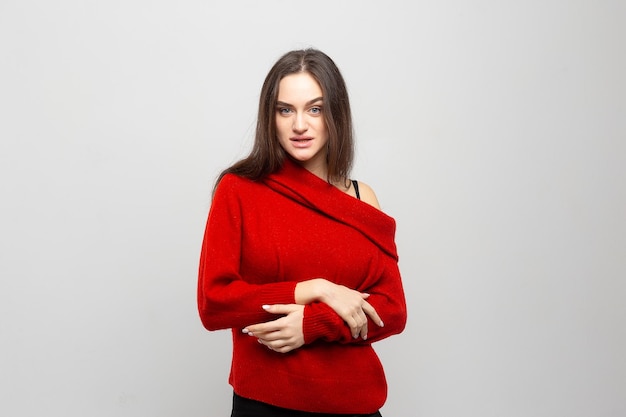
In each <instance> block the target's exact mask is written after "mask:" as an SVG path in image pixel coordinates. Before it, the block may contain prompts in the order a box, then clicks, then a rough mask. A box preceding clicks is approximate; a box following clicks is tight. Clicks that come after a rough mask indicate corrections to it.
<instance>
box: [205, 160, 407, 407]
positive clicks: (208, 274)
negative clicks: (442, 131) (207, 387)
mask: <svg viewBox="0 0 626 417" xmlns="http://www.w3.org/2000/svg"><path fill="white" fill-rule="evenodd" d="M395 227H396V226H395V221H394V219H393V218H391V217H389V216H388V215H386V214H384V213H383V212H382V211H380V210H378V209H376V208H374V207H372V206H370V205H369V204H367V203H365V202H362V201H360V200H357V199H356V198H354V197H352V196H350V195H348V194H346V193H344V192H342V191H341V190H339V189H337V188H336V187H334V186H332V185H330V184H329V183H328V182H326V181H324V180H322V179H320V178H318V177H317V176H315V175H314V174H312V173H310V172H309V171H307V170H306V169H304V168H302V167H300V166H299V165H297V164H296V163H294V162H292V161H291V160H289V159H287V160H286V161H285V162H284V164H283V167H282V168H281V169H280V170H279V171H278V172H276V173H274V174H271V175H269V176H267V177H266V178H265V179H263V180H261V181H251V180H249V179H244V178H241V177H239V176H236V175H233V174H227V175H226V176H224V177H223V178H222V180H221V181H220V183H219V184H218V186H217V188H216V190H215V194H214V196H213V201H212V205H211V209H210V211H209V216H208V221H207V225H206V230H205V235H204V241H203V244H202V252H201V256H200V268H199V280H198V309H199V313H200V318H201V320H202V323H203V325H204V326H205V327H206V328H207V329H208V330H218V329H232V336H233V355H232V364H231V371H230V377H229V382H230V384H231V385H232V386H233V389H234V391H235V392H236V393H237V394H238V395H240V396H243V397H246V398H250V399H253V400H257V401H263V402H265V403H269V404H272V405H276V406H279V407H283V408H289V409H294V410H303V411H309V412H319V413H338V414H344V413H345V414H348V413H351V414H361V413H362V414H365V413H373V412H375V411H377V410H378V409H379V408H380V407H381V406H382V405H383V404H384V402H385V400H386V396H387V383H386V380H385V374H384V371H383V368H382V365H381V363H380V360H379V358H378V356H377V355H376V353H375V352H374V349H373V348H372V343H373V342H376V341H378V340H381V339H384V338H386V337H388V336H391V335H393V334H397V333H399V332H401V331H402V330H403V329H404V326H405V323H406V303H405V298H404V291H403V288H402V282H401V277H400V272H399V269H398V256H397V252H396V245H395V241H394V235H395ZM319 277H321V278H325V279H327V280H329V281H332V282H335V283H337V284H341V285H345V286H347V287H349V288H352V289H355V290H358V291H361V292H367V293H369V294H371V295H370V297H369V298H368V302H369V303H370V304H372V305H373V306H374V308H375V309H376V311H377V312H378V314H379V315H380V317H381V318H382V320H383V322H384V327H379V326H377V325H376V324H374V323H373V322H372V321H371V320H370V322H369V323H368V338H367V340H366V341H364V340H362V339H360V338H359V339H354V338H352V336H351V333H350V329H349V327H348V326H347V325H346V324H345V323H344V322H343V320H342V319H341V318H340V317H339V316H338V315H337V314H336V313H335V312H334V311H333V310H332V309H331V308H330V307H329V306H328V305H326V304H324V303H321V302H314V303H312V304H310V305H306V306H305V309H304V319H303V331H304V339H305V345H304V346H302V347H300V348H298V349H296V350H294V351H291V352H289V353H287V354H283V353H277V352H274V351H271V350H269V349H267V348H266V347H265V346H263V345H261V344H259V343H257V341H256V338H254V337H249V336H247V335H245V334H243V333H242V332H241V330H242V329H243V328H244V327H246V326H248V325H251V324H256V323H261V322H266V321H271V320H275V319H276V318H277V317H276V316H274V315H272V314H270V313H268V312H266V311H264V310H263V309H262V307H261V306H263V305H265V304H292V303H295V298H294V297H295V296H294V291H295V286H296V284H297V283H298V282H300V281H305V280H309V279H313V278H319Z"/></svg>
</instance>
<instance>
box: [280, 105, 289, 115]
mask: <svg viewBox="0 0 626 417" xmlns="http://www.w3.org/2000/svg"><path fill="white" fill-rule="evenodd" d="M278 113H280V114H282V115H288V114H289V113H291V109H288V108H286V107H280V108H279V109H278Z"/></svg>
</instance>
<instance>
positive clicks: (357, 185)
mask: <svg viewBox="0 0 626 417" xmlns="http://www.w3.org/2000/svg"><path fill="white" fill-rule="evenodd" d="M352 186H353V187H354V192H355V193H356V198H358V199H359V200H360V199H361V194H359V182H358V181H357V180H352Z"/></svg>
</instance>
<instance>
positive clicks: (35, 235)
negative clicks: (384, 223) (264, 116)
mask: <svg viewBox="0 0 626 417" xmlns="http://www.w3.org/2000/svg"><path fill="white" fill-rule="evenodd" d="M625 4H626V3H624V2H623V1H621V0H616V1H606V0H605V1H598V0H587V1H569V0H542V1H539V0H530V1H495V0H492V1H489V0H484V1H474V2H469V1H462V0H456V1H432V2H424V1H411V2H409V1H406V2H401V1H396V2H393V1H390V2H382V1H325V0H320V1H316V2H292V1H268V0H263V1H253V0H250V1H231V2H210V1H199V0H198V1H176V2H175V1H162V0H161V1H148V0H145V1H140V0H124V1H78V0H74V1H71V0H57V1H45V0H20V1H17V0H2V1H1V2H0V60H1V61H0V137H1V142H0V201H1V216H0V228H1V230H0V245H1V246H0V277H1V281H0V337H1V342H0V353H1V354H0V414H1V415H3V416H11V417H17V416H35V415H46V416H64V417H68V416H77V417H78V416H81V417H83V416H90V417H97V416H189V417H191V416H198V417H199V416H210V417H219V416H226V415H228V413H229V407H230V404H229V403H230V396H231V391H230V387H229V386H228V385H227V382H226V380H227V374H228V366H229V361H230V339H229V333H228V332H225V331H224V332H216V333H208V332H206V331H204V329H203V328H202V327H201V325H200V321H199V319H198V317H197V313H196V305H195V286H196V271H197V262H198V256H199V250H200V244H201V238H202V233H203V228H204V222H205V219H206V214H207V211H208V208H209V204H210V191H211V187H212V184H213V181H214V178H215V176H216V175H217V173H218V172H219V171H220V170H221V169H222V168H224V167H226V166H227V165H229V164H230V163H232V162H233V161H235V160H236V159H238V158H240V157H241V156H243V155H245V154H246V152H247V151H248V150H249V147H250V145H251V141H252V134H253V126H254V121H255V111H256V106H257V98H258V93H259V90H260V87H261V83H262V80H263V78H264V76H265V74H266V73H267V71H268V70H269V67H270V66H271V64H272V63H273V62H274V61H275V60H276V59H277V58H278V57H279V56H280V55H281V54H282V53H283V52H286V51H287V50H290V49H294V48H300V47H306V46H315V47H318V48H320V49H322V50H324V51H326V52H327V53H328V54H329V55H331V56H332V57H333V58H334V59H335V61H336V62H337V63H338V65H339V66H340V68H341V69H342V71H343V73H344V76H345V78H346V80H347V83H348V86H349V89H350V93H351V97H352V103H353V107H354V119H355V123H356V129H357V135H358V155H357V156H358V157H357V161H356V167H355V171H354V177H356V178H358V179H360V180H362V181H365V182H367V183H369V184H370V185H372V186H373V187H374V189H375V190H376V192H377V194H378V196H379V199H380V201H381V203H382V205H383V208H384V209H385V211H387V212H388V213H389V214H390V215H392V216H394V217H395V218H396V220H397V223H398V233H397V243H398V246H399V251H400V256H401V260H400V266H401V270H402V272H403V277H404V282H405V286H406V291H407V298H408V303H409V315H410V316H409V322H408V326H407V329H406V332H405V333H403V334H402V335H401V336H398V337H394V338H391V339H389V340H386V341H383V342H380V343H378V344H377V349H378V351H379V352H380V355H381V356H382V359H383V362H384V363H385V365H386V369H387V371H388V378H389V385H390V395H389V400H388V403H387V405H386V406H385V408H384V409H383V412H384V414H385V416H386V417H393V416H395V417H412V416H429V417H440V416H441V417H456V416H481V417H485V416H494V417H496V416H498V417H500V416H507V417H510V416H529V417H530V416H533V417H535V416H546V417H554V416H568V417H571V416H594V417H598V416H623V415H625V414H626V399H625V398H626V360H625V357H626V355H625V352H626V326H625V323H624V318H625V315H626V311H625V307H624V301H623V300H624V296H625V295H626V285H625V283H624V279H625V277H626V261H625V259H626V222H625V218H624V216H625V215H624V213H626V184H625V174H626V172H625V171H626V165H625V164H626V145H625V140H626V134H625V133H626V122H625V120H626V117H625V116H626V112H625V110H626V108H625V97H626V86H625V82H624V74H626V59H625V50H626V45H625V41H624V40H625V39H626V30H625V18H626V9H625ZM383 319H384V317H383ZM267 377H269V376H268V375H259V378H267Z"/></svg>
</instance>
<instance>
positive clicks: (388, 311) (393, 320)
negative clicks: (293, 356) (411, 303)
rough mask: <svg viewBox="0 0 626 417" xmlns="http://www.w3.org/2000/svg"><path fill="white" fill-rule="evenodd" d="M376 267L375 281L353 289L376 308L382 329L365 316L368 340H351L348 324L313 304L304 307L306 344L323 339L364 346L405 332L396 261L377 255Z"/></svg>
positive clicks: (404, 318) (366, 282) (323, 306)
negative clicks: (381, 321)
mask: <svg viewBox="0 0 626 417" xmlns="http://www.w3.org/2000/svg"><path fill="white" fill-rule="evenodd" d="M378 264H379V265H378V268H377V271H376V272H375V273H374V274H373V276H374V279H372V280H370V282H368V280H366V281H365V282H364V285H363V286H362V287H360V288H355V289H356V290H358V291H361V292H367V293H369V294H370V297H369V298H368V299H367V301H368V302H369V303H370V304H371V305H372V306H373V307H374V308H375V309H376V311H377V312H378V315H379V316H380V317H381V319H382V320H383V323H384V326H383V327H380V326H378V325H377V324H375V323H374V322H373V321H372V320H371V319H370V318H369V317H368V326H367V329H368V332H367V340H362V339H360V338H359V339H354V338H353V337H352V334H351V332H350V328H349V327H348V325H347V324H346V323H345V322H344V321H343V320H342V319H341V317H339V316H338V315H337V313H335V311H334V310H332V309H331V308H330V307H329V306H328V305H326V304H324V303H313V304H310V305H307V306H306V307H305V310H304V323H303V329H304V339H305V343H307V344H308V343H312V342H314V341H316V340H323V341H326V342H338V343H357V344H366V343H373V342H376V341H378V340H382V339H384V338H386V337H389V336H392V335H394V334H398V333H400V332H402V330H404V327H405V326H406V319H407V312H406V300H405V296H404V289H403V287H402V281H401V277H400V271H399V269H398V263H397V261H396V260H395V259H393V258H391V257H389V256H387V255H384V254H380V257H379V262H378Z"/></svg>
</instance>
